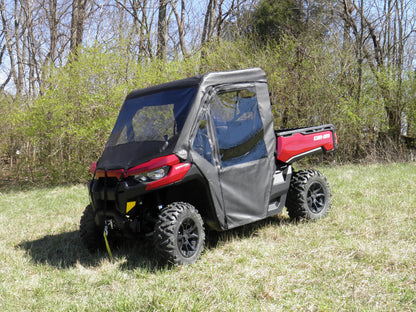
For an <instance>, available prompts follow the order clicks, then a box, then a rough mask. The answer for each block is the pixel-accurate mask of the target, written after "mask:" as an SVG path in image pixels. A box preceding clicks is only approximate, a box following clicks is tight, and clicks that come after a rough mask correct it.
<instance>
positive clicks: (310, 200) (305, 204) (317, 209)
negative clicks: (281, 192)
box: [286, 170, 331, 220]
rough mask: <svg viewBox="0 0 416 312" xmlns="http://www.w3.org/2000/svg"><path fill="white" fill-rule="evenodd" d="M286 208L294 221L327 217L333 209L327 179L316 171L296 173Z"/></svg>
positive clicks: (291, 183)
mask: <svg viewBox="0 0 416 312" xmlns="http://www.w3.org/2000/svg"><path fill="white" fill-rule="evenodd" d="M286 207H287V210H288V213H289V216H290V218H292V219H307V220H318V219H321V218H323V217H325V216H326V215H327V214H328V212H329V210H330V208H331V189H330V187H329V184H328V182H327V180H326V178H325V177H324V176H323V175H322V174H321V173H320V172H318V171H316V170H302V171H298V172H295V173H294V174H293V176H292V180H291V182H290V188H289V192H288V194H287V200H286Z"/></svg>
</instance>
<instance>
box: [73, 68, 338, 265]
mask: <svg viewBox="0 0 416 312" xmlns="http://www.w3.org/2000/svg"><path fill="white" fill-rule="evenodd" d="M325 129H327V128H325ZM331 129H332V128H331ZM331 131H332V130H331ZM331 131H329V134H326V133H325V137H326V138H327V135H330V138H329V139H328V140H329V141H330V140H331V139H332V137H333V134H335V132H334V131H332V132H331ZM285 135H289V136H290V135H291V134H290V133H289V134H287V133H286V132H285ZM296 135H298V133H296V134H295V136H294V138H295V140H297V137H296ZM328 140H326V141H328ZM282 142H283V141H282ZM284 142H290V143H291V144H292V145H293V142H294V140H288V139H285V141H284ZM295 144H296V142H295ZM327 144H328V142H327ZM334 144H335V141H334ZM315 145H316V144H315ZM333 148H334V149H335V146H334V147H333ZM318 149H319V146H318ZM277 150H279V149H277V147H276V134H275V132H274V129H273V115H272V111H271V105H270V100H269V91H268V86H267V79H266V75H265V73H264V72H263V70H261V69H260V68H253V69H248V70H238V71H231V72H218V73H208V74H205V75H202V76H196V77H192V78H188V79H184V80H179V81H174V82H170V83H165V84H162V85H158V86H154V87H150V88H145V89H141V90H135V91H133V92H131V93H130V94H129V95H128V96H127V98H126V100H125V101H124V104H123V105H122V107H121V110H120V114H119V116H118V119H117V121H116V124H115V126H114V129H113V131H112V133H111V135H110V138H109V141H108V143H107V145H106V147H105V149H104V152H103V154H102V156H101V158H100V159H99V160H98V162H97V163H95V164H94V165H93V166H92V172H93V173H94V177H93V179H92V180H91V182H90V183H89V193H90V198H91V204H90V205H89V206H87V208H86V210H85V212H84V215H83V217H82V218H81V237H82V239H83V241H84V243H85V244H86V246H87V247H88V248H89V249H96V248H99V247H102V246H105V245H106V246H107V247H109V244H108V240H107V238H109V240H110V241H111V242H112V244H116V242H117V241H118V240H120V239H124V238H138V237H143V238H146V237H147V238H149V237H151V238H153V240H154V242H155V244H156V248H157V250H158V251H159V253H160V255H161V257H162V258H163V259H165V260H167V261H170V262H173V263H179V264H182V263H191V262H193V261H195V260H196V259H197V258H198V257H199V255H200V253H201V251H202V249H203V245H204V239H205V230H207V229H209V228H210V229H213V230H217V231H218V230H226V229H230V228H234V227H237V226H241V225H244V224H247V223H251V222H254V221H256V220H260V219H264V218H266V217H268V216H271V215H274V214H277V213H279V212H281V210H282V209H283V207H284V205H285V203H286V197H287V194H288V193H289V197H290V191H289V187H290V181H291V177H292V167H291V164H290V163H285V162H283V161H281V160H280V159H283V158H282V157H281V158H280V159H279V158H278V157H277V156H278V155H276V151H277ZM280 150H282V149H280ZM304 150H305V148H304V149H303V150H302V153H304ZM315 150H316V148H315ZM283 151H285V152H286V151H288V149H283ZM289 151H290V152H291V153H293V149H290V150H289ZM305 151H306V152H308V151H307V149H306V150H305ZM302 155H303V154H302ZM312 176H313V179H315V180H317V182H316V183H317V189H316V190H317V192H318V193H316V194H318V195H316V194H315V195H314V196H315V197H314V198H315V199H316V198H319V200H318V206H319V207H318V208H317V212H316V215H311V217H310V218H312V219H313V218H314V217H316V218H319V217H321V216H323V215H324V214H326V212H327V210H328V209H329V204H330V200H329V199H328V198H329V196H328V195H329V193H328V192H329V191H328V190H329V188H328V190H327V184H326V181H324V180H323V179H321V178H319V177H318V178H316V176H317V175H315V174H312ZM316 183H315V184H316ZM322 194H323V195H322ZM305 196H308V195H305ZM309 199H310V198H309ZM291 203H292V202H291ZM290 205H292V206H293V207H294V206H296V204H295V203H292V204H289V206H290ZM299 205H300V204H298V206H299ZM288 208H289V207H288ZM293 209H295V210H296V211H298V212H299V209H300V210H302V208H299V207H297V208H293ZM204 228H205V229H204ZM103 232H104V233H105V235H104V238H105V239H104V242H103V239H102V233H103ZM104 243H106V244H104Z"/></svg>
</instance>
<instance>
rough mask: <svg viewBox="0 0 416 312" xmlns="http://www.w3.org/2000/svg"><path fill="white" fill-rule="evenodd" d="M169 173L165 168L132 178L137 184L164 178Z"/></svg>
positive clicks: (167, 168)
mask: <svg viewBox="0 0 416 312" xmlns="http://www.w3.org/2000/svg"><path fill="white" fill-rule="evenodd" d="M168 172H169V167H168V166H165V167H162V168H159V169H156V170H152V171H148V172H143V173H140V174H136V175H134V178H135V179H136V180H137V181H139V182H150V181H156V180H160V179H162V178H164V177H165V176H166V175H167V174H168Z"/></svg>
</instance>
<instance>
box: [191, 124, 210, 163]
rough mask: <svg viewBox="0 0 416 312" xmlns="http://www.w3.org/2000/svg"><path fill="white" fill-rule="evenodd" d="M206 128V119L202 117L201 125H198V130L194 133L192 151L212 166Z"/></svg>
mask: <svg viewBox="0 0 416 312" xmlns="http://www.w3.org/2000/svg"><path fill="white" fill-rule="evenodd" d="M207 128H208V125H207V119H206V117H205V116H204V118H203V119H202V121H201V123H200V124H199V128H198V131H197V133H196V136H195V139H194V144H193V145H192V148H193V149H194V151H195V152H197V153H198V154H199V155H201V156H202V157H204V158H205V159H206V160H207V161H209V162H210V163H211V164H213V161H212V152H211V146H210V144H209V139H208V129H207Z"/></svg>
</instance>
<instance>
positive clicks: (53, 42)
mask: <svg viewBox="0 0 416 312" xmlns="http://www.w3.org/2000/svg"><path fill="white" fill-rule="evenodd" d="M48 21H49V33H50V43H49V53H48V55H47V60H49V61H50V62H51V63H54V62H55V58H56V46H57V43H58V17H57V0H49V10H48Z"/></svg>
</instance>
